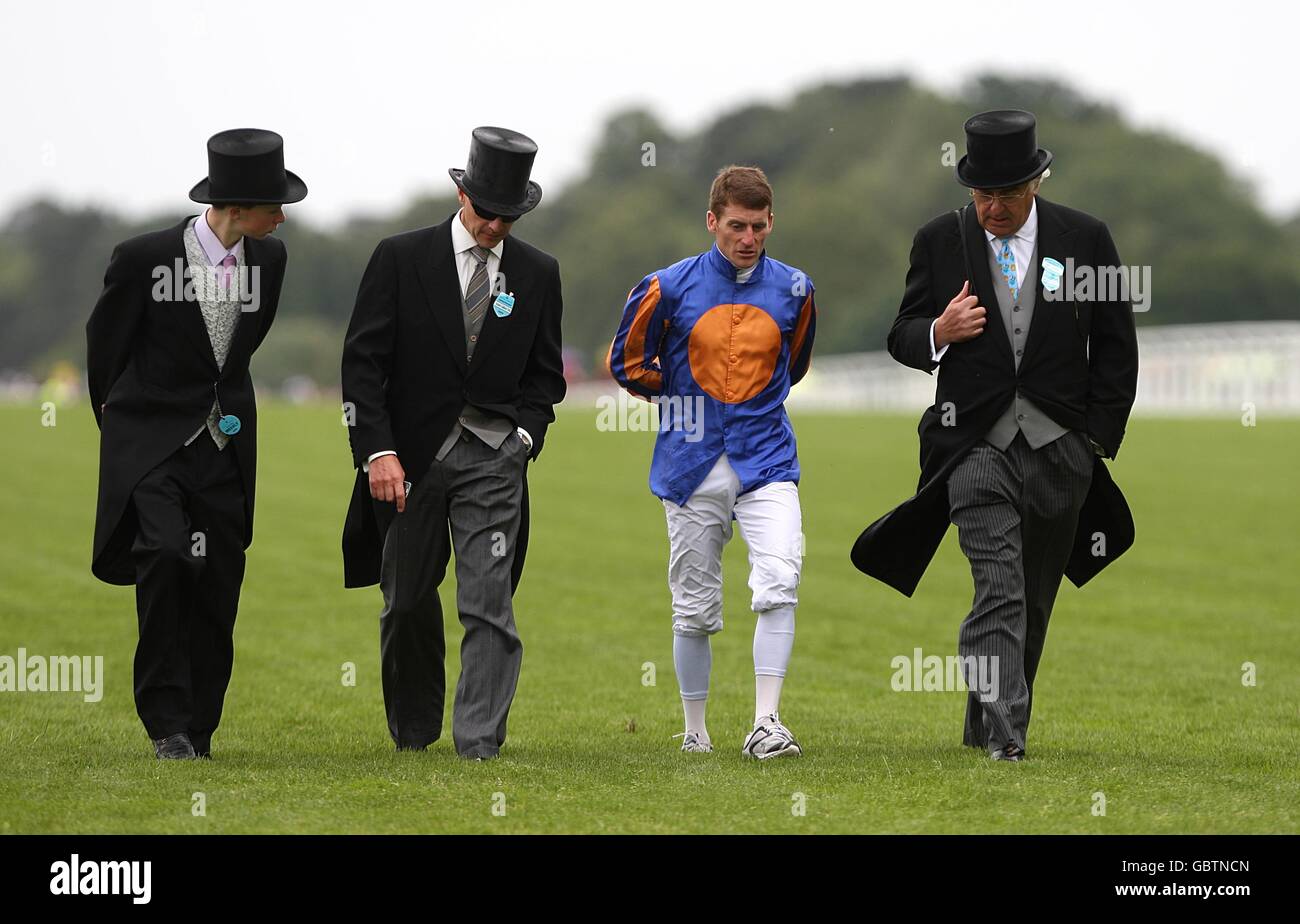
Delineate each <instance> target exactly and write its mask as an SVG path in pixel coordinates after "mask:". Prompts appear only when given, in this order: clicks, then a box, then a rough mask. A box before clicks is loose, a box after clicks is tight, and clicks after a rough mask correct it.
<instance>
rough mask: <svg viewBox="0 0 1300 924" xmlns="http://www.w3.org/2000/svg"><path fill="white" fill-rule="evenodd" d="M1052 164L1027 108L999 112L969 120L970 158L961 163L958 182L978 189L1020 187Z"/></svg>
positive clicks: (1049, 152)
mask: <svg viewBox="0 0 1300 924" xmlns="http://www.w3.org/2000/svg"><path fill="white" fill-rule="evenodd" d="M1051 162H1052V152H1051V151H1044V150H1043V149H1042V148H1040V147H1039V146H1038V135H1037V123H1036V122H1035V121H1034V114H1033V113H1032V112H1025V111H1024V110H1023V109H995V110H993V111H992V112H981V113H979V114H978V115H973V116H971V117H970V118H969V119H967V120H966V156H965V157H963V158H962V159H961V160H959V161H958V162H957V182H958V183H960V184H962V185H963V186H971V187H974V188H976V189H999V188H1001V187H1004V186H1018V185H1019V184H1021V183H1023V182H1025V181H1026V180H1032V179H1033V178H1034V177H1036V176H1038V175H1039V174H1040V173H1042V172H1043V171H1044V170H1046V169H1047V166H1048V164H1050V163H1051Z"/></svg>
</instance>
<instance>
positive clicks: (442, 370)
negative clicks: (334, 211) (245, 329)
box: [343, 214, 565, 587]
mask: <svg viewBox="0 0 1300 924" xmlns="http://www.w3.org/2000/svg"><path fill="white" fill-rule="evenodd" d="M459 220H460V219H459V218H458V217H457V216H456V215H455V214H453V215H452V216H451V217H450V218H448V219H447V220H446V221H444V222H443V223H442V224H440V225H436V226H434V227H431V228H421V229H420V230H417V231H408V232H406V233H404V234H398V235H394V236H393V237H390V238H386V239H384V240H382V241H380V242H379V246H377V247H376V248H375V252H374V254H373V255H372V256H371V258H370V263H369V265H368V266H367V267H366V271H365V275H364V276H363V277H362V279H361V286H360V289H359V290H358V292H357V302H356V307H355V308H354V309H353V313H352V322H351V324H349V326H348V332H347V339H346V341H345V343H344V347H343V402H344V412H345V414H346V415H351V416H350V420H351V426H349V428H348V435H349V439H350V441H351V444H352V461H353V464H354V465H355V466H356V467H357V474H356V480H355V483H354V485H353V490H352V500H351V502H350V504H349V507H348V513H347V520H346V521H345V523H344V526H343V566H344V576H343V577H344V586H346V587H364V586H366V585H368V584H374V583H377V582H378V580H379V565H380V561H381V559H382V553H383V537H384V536H385V534H386V533H387V532H388V526H389V524H390V523H391V522H392V518H393V516H394V515H395V514H396V511H397V508H396V507H395V505H393V504H391V503H383V502H379V501H376V500H374V499H373V498H372V497H371V496H370V479H369V476H368V475H367V474H366V473H365V472H363V471H361V466H362V464H363V463H365V462H366V460H367V459H368V458H369V457H370V456H371V455H372V454H374V453H376V452H380V451H381V450H385V449H392V450H396V452H397V457H398V460H399V461H400V463H401V465H402V468H403V470H404V471H405V472H406V480H407V481H410V482H411V484H412V485H413V486H414V485H415V484H416V483H418V482H419V480H420V479H421V478H422V477H423V476H424V475H425V473H426V472H427V471H428V469H429V466H430V465H431V464H432V463H433V459H434V456H435V455H437V452H438V448H439V446H440V445H441V444H442V441H443V440H444V439H445V438H446V436H447V434H448V433H449V432H450V431H451V428H452V427H453V426H454V424H455V423H456V418H457V416H458V415H459V413H460V411H461V408H463V407H464V406H465V404H466V403H467V402H468V403H470V404H474V405H476V406H477V407H480V408H483V409H484V410H487V411H491V412H493V413H496V414H499V415H501V416H503V417H507V418H509V419H510V420H511V421H512V422H514V424H515V425H516V426H520V427H523V428H524V429H525V430H527V431H528V434H529V435H530V436H531V437H532V439H533V450H532V456H531V457H532V458H533V459H536V458H537V456H538V455H539V454H540V453H541V451H542V444H543V443H544V441H545V439H546V428H547V426H548V425H549V424H550V423H551V421H553V420H554V419H555V412H554V410H553V405H555V404H558V403H559V402H560V401H561V400H562V399H563V398H564V393H565V382H564V362H563V358H562V355H561V346H560V344H561V334H560V318H561V312H562V309H563V303H562V299H561V295H560V267H559V263H558V262H557V261H556V260H555V258H554V257H552V256H550V255H549V254H547V253H544V252H543V251H541V250H538V249H537V248H536V247H533V246H532V245H530V244H527V243H525V242H523V241H521V240H519V239H518V238H516V237H514V236H510V237H507V238H506V239H505V241H504V249H503V250H502V254H501V264H500V267H499V268H498V272H499V273H500V274H501V275H502V276H503V277H504V279H505V288H506V291H508V292H511V293H513V294H514V297H515V304H514V308H513V310H512V311H511V313H510V314H509V315H508V316H507V317H499V316H498V315H497V313H496V311H495V310H491V309H490V310H489V311H488V312H487V315H486V317H485V318H484V320H483V327H482V330H481V331H480V332H479V339H478V342H477V344H476V346H475V349H474V358H473V360H472V361H471V362H466V359H465V353H466V350H465V321H464V309H463V307H462V303H461V302H462V300H461V286H460V276H459V273H458V271H457V267H456V258H455V254H453V253H452V244H451V223H452V222H453V221H459ZM471 367H472V368H471ZM521 513H522V519H521V522H520V530H519V538H518V540H517V542H516V545H515V549H516V551H515V562H514V565H515V581H516V583H517V582H518V576H519V572H520V570H521V569H522V567H523V558H524V551H525V548H526V543H527V535H528V492H527V483H526V482H525V486H524V502H523V510H522V512H521Z"/></svg>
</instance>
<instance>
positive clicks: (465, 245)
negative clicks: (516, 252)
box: [451, 212, 506, 260]
mask: <svg viewBox="0 0 1300 924" xmlns="http://www.w3.org/2000/svg"><path fill="white" fill-rule="evenodd" d="M505 245H506V239H505V238H501V240H499V241H497V244H496V246H495V247H493V248H491V249H490V250H489V251H488V253H491V254H493V255H494V256H495V257H496V258H497V259H498V260H500V259H501V251H502V250H504V249H505ZM478 246H479V242H478V241H476V240H474V236H473V235H472V234H470V233H469V229H468V228H466V227H465V222H463V221H461V219H460V212H457V213H456V216H455V217H454V218H453V219H452V220H451V252H452V253H457V254H460V253H464V252H465V251H467V250H469V249H470V248H471V247H478Z"/></svg>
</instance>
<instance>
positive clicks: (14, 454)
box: [0, 404, 1300, 833]
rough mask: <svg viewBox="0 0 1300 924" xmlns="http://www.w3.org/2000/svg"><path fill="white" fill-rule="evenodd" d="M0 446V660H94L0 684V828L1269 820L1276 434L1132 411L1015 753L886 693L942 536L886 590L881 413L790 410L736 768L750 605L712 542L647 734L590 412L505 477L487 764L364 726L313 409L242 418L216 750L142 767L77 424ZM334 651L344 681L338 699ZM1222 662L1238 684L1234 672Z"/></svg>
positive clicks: (1283, 824) (956, 605)
mask: <svg viewBox="0 0 1300 924" xmlns="http://www.w3.org/2000/svg"><path fill="white" fill-rule="evenodd" d="M0 427H3V429H4V433H5V441H4V443H5V449H4V463H5V464H4V480H3V488H0V518H2V519H0V522H3V526H4V530H3V535H0V654H5V655H10V656H14V655H16V653H17V649H18V648H19V647H20V646H21V647H25V648H26V649H27V651H28V652H29V653H30V654H33V655H36V654H44V655H53V654H68V655H70V654H88V655H96V654H99V655H103V656H104V662H105V675H106V680H105V692H104V696H103V699H102V701H100V702H98V703H85V702H83V700H82V697H81V696H80V694H76V693H0V764H2V766H3V768H4V769H3V773H2V774H0V830H3V831H5V832H168V833H200V832H382V833H388V832H488V833H506V832H775V833H794V832H957V833H975V832H1007V833H1014V832H1097V833H1104V832H1158V833H1178V832H1295V831H1297V830H1298V829H1300V786H1298V785H1297V755H1298V754H1300V732H1298V727H1300V671H1298V670H1297V668H1298V667H1300V621H1298V620H1297V618H1296V617H1297V602H1298V601H1300V555H1298V554H1297V549H1298V548H1300V543H1297V541H1296V538H1295V525H1294V517H1295V510H1296V498H1297V491H1296V488H1295V482H1294V478H1295V472H1296V463H1297V459H1298V458H1300V421H1285V422H1278V421H1269V420H1263V421H1261V422H1260V423H1259V425H1258V426H1257V427H1255V428H1245V427H1242V426H1241V425H1240V424H1239V423H1238V422H1237V421H1235V420H1228V421H1153V420H1144V419H1138V420H1135V421H1133V422H1132V424H1131V426H1130V428H1129V433H1128V437H1127V442H1126V443H1125V446H1124V450H1123V452H1122V454H1121V457H1120V460H1119V462H1118V463H1117V464H1114V466H1113V471H1114V473H1115V476H1116V478H1117V480H1118V481H1119V483H1120V485H1121V486H1122V487H1123V488H1124V490H1125V492H1126V494H1127V496H1128V498H1129V501H1130V503H1131V505H1132V507H1133V511H1134V515H1135V518H1136V520H1137V527H1138V541H1137V545H1136V546H1135V548H1134V549H1133V550H1132V551H1130V552H1129V553H1128V555H1126V556H1125V557H1124V558H1123V559H1121V560H1120V562H1119V563H1117V564H1116V565H1114V566H1112V567H1111V568H1110V569H1109V570H1108V571H1107V572H1105V573H1103V574H1102V575H1101V576H1100V577H1099V578H1098V579H1097V580H1095V581H1094V582H1093V583H1092V584H1091V585H1089V586H1088V587H1087V588H1086V589H1084V590H1082V591H1080V590H1076V589H1075V588H1073V587H1072V586H1070V585H1068V583H1067V584H1066V586H1065V587H1064V588H1063V590H1062V592H1061V595H1060V597H1059V599H1058V601H1057V606H1056V611H1055V614H1054V616H1053V621H1052V629H1051V632H1050V633H1049V636H1048V643H1047V650H1046V655H1045V657H1044V662H1043V666H1042V668H1041V670H1040V673H1039V680H1038V683H1037V684H1036V695H1035V698H1034V699H1035V702H1034V722H1033V725H1032V727H1031V729H1030V740H1029V754H1030V758H1031V759H1030V760H1029V761H1027V762H1025V763H1023V764H1020V765H1013V764H1004V763H999V764H994V763H992V762H991V761H989V760H988V759H987V758H986V757H983V756H981V755H980V754H979V753H977V752H974V751H971V750H969V749H964V748H962V747H961V745H960V741H961V716H962V710H963V696H964V694H961V693H929V694H923V693H896V692H894V691H893V690H892V689H891V688H890V677H891V676H892V674H893V669H892V668H891V667H890V660H891V659H892V658H893V657H894V656H896V655H900V654H902V655H910V654H911V652H912V650H913V649H914V648H917V647H920V648H922V649H923V650H924V651H925V653H926V654H939V655H946V654H952V653H954V652H955V647H956V638H957V627H958V623H959V622H960V620H961V618H962V616H963V615H964V614H965V611H966V609H967V608H968V607H969V604H970V598H971V584H970V575H969V571H968V570H967V567H966V563H965V560H964V559H963V558H962V557H961V555H960V552H959V551H958V549H957V546H956V537H955V533H954V532H952V531H950V532H949V535H948V538H947V540H946V541H945V544H944V547H943V549H942V550H941V552H940V555H939V557H938V558H937V559H936V561H935V563H934V565H933V566H932V567H931V569H930V571H929V573H928V574H927V576H926V579H925V581H924V582H923V583H922V586H921V589H920V591H919V592H918V594H917V596H916V597H915V598H914V599H912V600H907V599H905V598H903V597H901V596H899V595H898V594H896V593H895V592H894V591H892V590H890V589H888V588H886V587H884V586H883V585H880V584H877V583H875V582H872V581H870V580H868V579H867V578H865V577H863V576H862V575H860V574H858V573H857V572H856V571H854V570H853V568H852V566H851V565H850V564H849V561H848V550H849V547H850V545H851V543H852V541H853V539H854V537H855V536H856V535H857V533H858V531H859V530H860V528H861V527H862V526H864V525H865V524H866V523H867V522H869V521H870V520H871V519H873V518H874V517H875V516H877V515H878V514H880V513H882V512H884V511H885V510H887V509H888V508H889V507H891V506H892V505H893V504H894V503H895V502H897V501H898V500H900V499H902V498H903V497H904V496H906V495H907V494H908V493H910V490H911V488H912V487H913V485H914V482H915V477H916V473H915V466H916V462H915V459H916V453H917V447H916V434H915V421H914V419H913V418H911V417H881V416H871V417H866V416H808V415H803V416H798V417H796V418H795V428H796V431H797V433H798V436H799V445H800V456H801V459H802V462H803V470H804V479H803V484H802V485H801V489H800V490H801V494H802V500H803V508H804V529H805V533H806V535H807V541H808V545H807V558H806V563H805V570H804V577H803V584H802V587H801V600H800V607H799V633H798V637H797V640H796V643H795V652H794V659H793V662H792V665H791V671H790V675H789V677H788V680H787V683H786V695H785V698H784V701H783V704H782V716H783V718H784V719H785V720H786V721H787V723H788V724H789V725H790V727H791V728H792V729H793V730H794V731H795V733H796V734H797V735H798V736H799V738H800V740H801V741H802V743H803V744H804V746H805V748H806V751H807V753H806V756H805V757H804V758H803V759H800V760H791V761H784V762H783V761H773V762H771V763H770V764H764V765H760V764H755V763H752V762H746V761H743V760H742V758H741V757H740V754H739V748H740V742H741V740H742V738H743V735H744V733H745V732H746V731H747V730H748V726H749V722H750V719H751V717H752V700H753V678H752V673H751V662H750V643H751V639H752V631H753V619H754V617H753V615H752V614H751V613H750V612H749V609H748V604H749V593H748V588H747V587H746V585H745V581H746V568H745V557H744V546H743V543H742V542H741V540H740V537H739V535H737V536H736V538H735V539H734V540H733V541H732V544H731V546H730V547H729V548H728V552H727V560H726V577H727V582H728V584H727V587H728V596H727V598H726V620H727V629H726V630H725V631H724V632H723V633H722V634H721V635H719V636H717V637H716V638H715V639H714V645H713V651H714V674H713V688H712V689H713V692H712V696H711V700H710V706H711V708H710V717H709V729H710V732H711V733H712V735H713V738H714V743H715V745H716V746H717V750H716V751H715V752H714V753H713V754H710V755H684V754H682V753H680V752H679V751H678V750H677V746H678V742H677V741H674V740H673V739H672V738H671V737H670V736H671V735H672V734H674V733H675V732H678V731H680V705H679V701H678V699H677V694H676V683H675V677H674V675H673V669H672V657H671V639H670V631H669V626H670V609H669V598H668V589H667V582H666V576H665V569H666V563H665V556H666V552H667V540H666V537H665V532H664V522H663V512H662V507H661V506H660V504H659V502H658V501H656V500H655V499H654V498H653V497H652V496H651V495H650V493H649V491H648V489H647V486H646V479H647V467H648V464H649V451H650V440H651V438H652V437H651V436H650V435H649V434H645V433H602V432H598V431H597V430H596V428H595V425H594V411H590V410H589V411H585V412H583V411H578V410H574V411H567V412H563V411H562V412H561V415H560V420H559V421H558V422H557V423H556V425H555V426H554V427H553V428H552V429H551V431H550V435H549V438H548V441H547V448H546V452H545V453H544V455H543V457H542V460H541V461H540V463H536V464H534V465H533V466H532V472H531V475H530V479H531V481H530V486H531V493H532V500H533V539H532V545H531V548H530V551H529V559H528V567H527V570H526V572H525V575H524V582H523V585H522V587H521V588H520V592H519V595H518V596H517V597H516V606H515V611H516V618H517V621H518V625H519V629H520V633H521V635H522V637H523V640H524V664H523V674H522V677H521V680H520V685H519V692H518V695H517V697H516V699H515V705H514V708H513V710H512V712H511V720H510V735H509V738H508V740H507V742H506V746H505V748H504V750H503V752H502V758H501V759H500V760H497V761H494V762H487V763H470V762H464V761H460V760H458V758H457V757H456V756H455V753H454V751H453V749H452V747H451V743H450V740H449V738H448V739H444V740H442V741H439V742H438V743H437V744H436V745H434V746H433V747H432V748H431V749H430V750H429V751H428V752H426V753H423V754H410V753H403V754H397V753H395V752H394V751H393V748H392V745H391V743H390V741H389V738H388V734H387V730H386V727H385V724H384V713H383V701H382V694H381V691H380V682H379V633H378V620H377V615H378V610H379V592H378V589H377V588H367V589H365V590H352V591H345V590H343V588H342V566H341V560H340V555H339V532H340V529H341V525H342V519H343V512H344V509H345V505H346V502H347V498H348V491H349V488H350V484H351V479H352V470H351V468H350V462H349V458H348V452H347V448H346V433H345V431H344V428H343V427H342V426H341V425H340V421H339V418H338V413H337V411H336V410H334V409H326V408H313V409H302V408H291V407H282V406H269V407H268V406H264V407H263V409H262V417H261V431H262V432H261V441H262V445H261V453H260V455H261V469H260V474H259V485H258V500H259V504H258V511H257V535H256V539H255V541H254V543H253V546H252V548H251V549H250V551H249V563H248V573H247V579H246V581H245V583H244V591H243V597H242V604H241V607H240V613H239V622H238V625H237V629H236V636H235V638H236V661H235V673H234V679H233V681H232V684H231V689H230V693H229V696H228V697H227V700H226V712H225V718H224V720H223V723H222V726H221V729H220V730H219V731H218V733H217V736H216V738H215V739H214V757H215V759H214V760H212V761H192V762H191V761H185V762H167V763H164V762H159V761H156V760H154V758H153V754H152V749H151V747H150V744H149V741H148V739H147V737H146V736H145V733H144V730H143V728H142V727H141V725H140V723H139V721H138V719H137V718H136V715H135V710H134V705H133V702H132V697H131V662H132V654H133V651H134V644H135V634H136V629H135V612H134V597H133V593H132V590H131V589H130V588H118V587H109V586H107V585H104V584H100V583H99V582H97V581H96V580H95V579H94V578H92V577H91V575H90V572H89V557H90V541H91V525H92V518H93V510H94V499H95V477H96V453H97V433H96V430H95V427H94V424H93V421H92V420H91V416H90V412H89V410H88V409H87V408H86V407H85V405H84V404H83V405H81V406H79V407H75V408H69V409H65V410H63V411H60V416H59V418H58V425H57V426H55V427H52V428H50V427H42V426H41V414H40V411H39V409H37V408H34V407H33V408H19V407H8V408H3V409H0ZM443 600H444V603H447V604H450V603H451V602H452V601H454V588H453V586H452V585H451V581H450V580H449V581H448V584H447V585H445V586H444V588H443ZM453 614H454V610H449V611H448V617H447V624H448V625H447V635H448V647H449V649H450V651H449V654H450V656H451V657H450V663H449V665H448V670H449V676H450V677H451V678H453V679H454V677H455V676H456V671H457V670H458V669H459V666H458V663H457V662H456V658H455V651H456V649H457V647H458V644H459V638H460V629H459V624H458V623H457V622H456V621H455V618H454V615H453ZM348 661H350V662H354V663H355V665H356V668H357V682H356V685H355V686H353V687H348V686H344V685H343V684H342V682H341V677H342V665H343V663H344V662H348ZM1248 661H1249V662H1253V663H1254V665H1256V680H1257V682H1256V685H1254V686H1245V685H1243V683H1242V665H1243V662H1248ZM645 662H653V664H654V665H655V668H656V673H657V683H656V684H655V685H653V686H646V685H643V683H642V679H643V676H645V673H646V672H645V671H644V670H643V667H642V665H643V664H645ZM450 699H451V697H450V696H449V697H448V710H450ZM446 727H447V728H448V730H449V729H450V718H448V722H447V726H446ZM198 792H201V793H203V794H204V795H205V798H206V815H205V816H202V817H196V816H195V815H194V814H192V811H191V806H192V796H193V794H194V793H198ZM1097 792H1101V793H1104V794H1105V799H1106V814H1105V815H1104V817H1102V816H1096V815H1094V814H1093V805H1094V798H1093V794H1094V793H1097ZM498 793H499V794H502V795H495V794H498ZM798 794H802V802H803V805H804V807H805V812H804V814H802V815H800V814H797V813H796V812H795V811H793V809H795V808H796V807H797V805H798V803H799V801H800V797H799V795H798ZM502 805H504V814H494V812H493V809H494V807H498V811H499V807H500V806H502Z"/></svg>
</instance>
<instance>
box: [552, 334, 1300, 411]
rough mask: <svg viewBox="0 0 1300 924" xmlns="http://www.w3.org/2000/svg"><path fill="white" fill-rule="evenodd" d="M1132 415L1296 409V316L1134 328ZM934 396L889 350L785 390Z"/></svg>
mask: <svg viewBox="0 0 1300 924" xmlns="http://www.w3.org/2000/svg"><path fill="white" fill-rule="evenodd" d="M1138 353H1139V357H1140V359H1139V367H1138V368H1139V371H1138V396H1137V403H1136V405H1135V406H1134V409H1133V410H1134V413H1135V414H1146V415H1151V416H1177V415H1197V414H1204V415H1213V416H1218V415H1232V416H1238V415H1240V414H1242V413H1243V412H1245V410H1246V406H1247V405H1253V406H1254V410H1255V411H1256V412H1258V413H1272V414H1283V415H1300V321H1241V322H1236V323H1230V324H1179V325H1172V326H1168V327H1144V328H1138ZM614 391H615V389H614V388H613V385H612V383H608V384H607V383H605V382H603V381H596V382H589V383H585V384H583V385H575V386H573V387H571V388H570V392H569V397H568V398H566V399H565V402H564V403H565V406H566V407H569V408H574V409H577V408H582V407H584V406H585V407H595V406H596V401H597V399H598V398H599V396H601V395H607V394H613V393H614ZM933 401H934V379H933V378H932V377H931V376H928V375H926V374H925V373H924V372H918V371H916V370H915V369H908V368H907V367H906V366H901V365H899V364H898V363H897V362H895V361H894V359H893V357H891V356H890V355H889V354H888V353H886V352H884V351H881V352H878V353H843V354H840V355H838V356H814V359H813V366H812V370H811V371H810V372H809V374H808V376H807V378H805V379H804V380H803V381H802V382H800V383H799V385H798V386H797V387H796V388H795V389H794V391H793V392H792V393H791V395H790V400H789V402H788V403H789V406H790V407H791V408H792V409H800V410H854V411H872V410H877V411H920V410H921V409H923V408H925V407H928V406H929V405H930V404H931V403H933Z"/></svg>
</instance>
